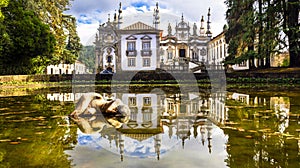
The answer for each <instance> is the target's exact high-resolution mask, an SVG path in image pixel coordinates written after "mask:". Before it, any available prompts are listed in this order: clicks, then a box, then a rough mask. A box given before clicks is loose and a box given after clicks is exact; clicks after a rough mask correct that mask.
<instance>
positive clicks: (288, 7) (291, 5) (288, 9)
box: [279, 0, 300, 67]
mask: <svg viewBox="0 0 300 168" xmlns="http://www.w3.org/2000/svg"><path fill="white" fill-rule="evenodd" d="M279 3H280V5H282V6H281V9H282V10H281V11H282V15H283V24H282V26H283V31H284V33H285V34H286V35H287V36H288V44H289V54H290V67H300V41H299V39H300V29H299V27H300V23H299V12H300V11H299V8H300V1H299V0H280V1H279Z"/></svg>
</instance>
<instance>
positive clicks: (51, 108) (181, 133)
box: [0, 86, 300, 168]
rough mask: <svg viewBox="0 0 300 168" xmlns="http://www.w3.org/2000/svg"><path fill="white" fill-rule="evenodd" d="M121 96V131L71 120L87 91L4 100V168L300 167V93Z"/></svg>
mask: <svg viewBox="0 0 300 168" xmlns="http://www.w3.org/2000/svg"><path fill="white" fill-rule="evenodd" d="M116 88H117V89H113V90H112V89H111V88H109V87H104V86H99V87H96V88H94V89H95V91H96V92H97V93H100V94H101V96H102V97H103V99H105V100H107V101H111V100H116V99H120V100H121V101H122V102H123V103H124V104H126V105H128V107H129V108H130V111H131V113H130V120H129V121H128V122H127V123H124V124H123V125H122V126H121V127H120V128H117V129H116V128H114V127H109V126H105V127H104V126H103V127H99V122H97V119H96V118H95V117H94V116H92V115H91V116H89V117H85V118H82V120H81V122H80V123H79V122H76V121H74V120H72V119H71V118H69V117H68V115H69V114H70V113H71V112H72V111H73V110H74V109H75V106H76V102H77V101H78V100H79V98H80V97H81V96H82V95H83V94H84V93H86V92H88V91H90V90H89V89H87V86H82V87H79V88H76V89H74V88H68V87H65V88H46V89H41V90H35V91H25V92H22V93H20V94H18V93H17V92H1V93H0V122H1V125H0V167H138V168H141V167H145V168H146V167H172V168H173V167H191V168H193V167H195V168H196V167H300V92H299V91H296V90H295V91H291V90H290V91H277V92H276V93H275V92H269V91H268V90H265V89H264V90H262V91H258V90H251V89H243V90H242V89H227V91H217V92H211V90H210V89H205V88H199V90H197V92H195V91H194V90H193V89H191V90H189V89H182V88H178V87H176V86H167V87H166V86H160V87H149V86H147V87H145V86H144V87H140V86H134V87H131V88H129V89H128V88H127V89H124V87H123V86H117V87H116ZM187 88H189V87H187ZM183 90H184V91H183ZM83 124H84V125H83ZM87 128H88V129H87ZM99 128H100V129H99Z"/></svg>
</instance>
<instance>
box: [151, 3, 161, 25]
mask: <svg viewBox="0 0 300 168" xmlns="http://www.w3.org/2000/svg"><path fill="white" fill-rule="evenodd" d="M158 14H159V9H158V2H156V8H154V12H153V24H154V26H155V29H158V24H159V23H160V21H159V18H160V17H159V16H158Z"/></svg>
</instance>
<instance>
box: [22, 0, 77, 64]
mask: <svg viewBox="0 0 300 168" xmlns="http://www.w3.org/2000/svg"><path fill="white" fill-rule="evenodd" d="M70 1H73V0H28V1H27V3H26V6H27V8H28V9H30V10H33V11H34V12H35V14H36V15H37V16H38V17H39V18H40V19H41V20H42V21H43V22H44V23H46V24H48V25H49V26H50V29H51V32H52V33H53V34H54V36H55V39H56V45H55V51H54V56H53V59H52V64H59V63H74V62H75V60H76V59H77V58H78V56H79V51H80V50H81V47H82V46H81V44H80V39H79V37H78V34H77V32H76V20H75V18H74V17H73V16H70V15H66V14H64V13H63V12H65V11H66V10H68V7H69V6H70Z"/></svg>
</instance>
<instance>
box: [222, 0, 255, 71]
mask: <svg viewBox="0 0 300 168" xmlns="http://www.w3.org/2000/svg"><path fill="white" fill-rule="evenodd" d="M225 3H226V4H227V7H228V10H227V12H226V19H227V22H228V26H229V27H228V31H227V32H226V33H225V36H226V42H227V43H229V49H228V53H229V57H228V58H227V59H226V60H225V64H236V63H241V62H242V61H245V60H249V63H250V68H254V58H255V57H256V53H255V52H254V43H255V18H254V17H255V16H254V8H253V4H254V0H240V1H237V0H226V1H225Z"/></svg>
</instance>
